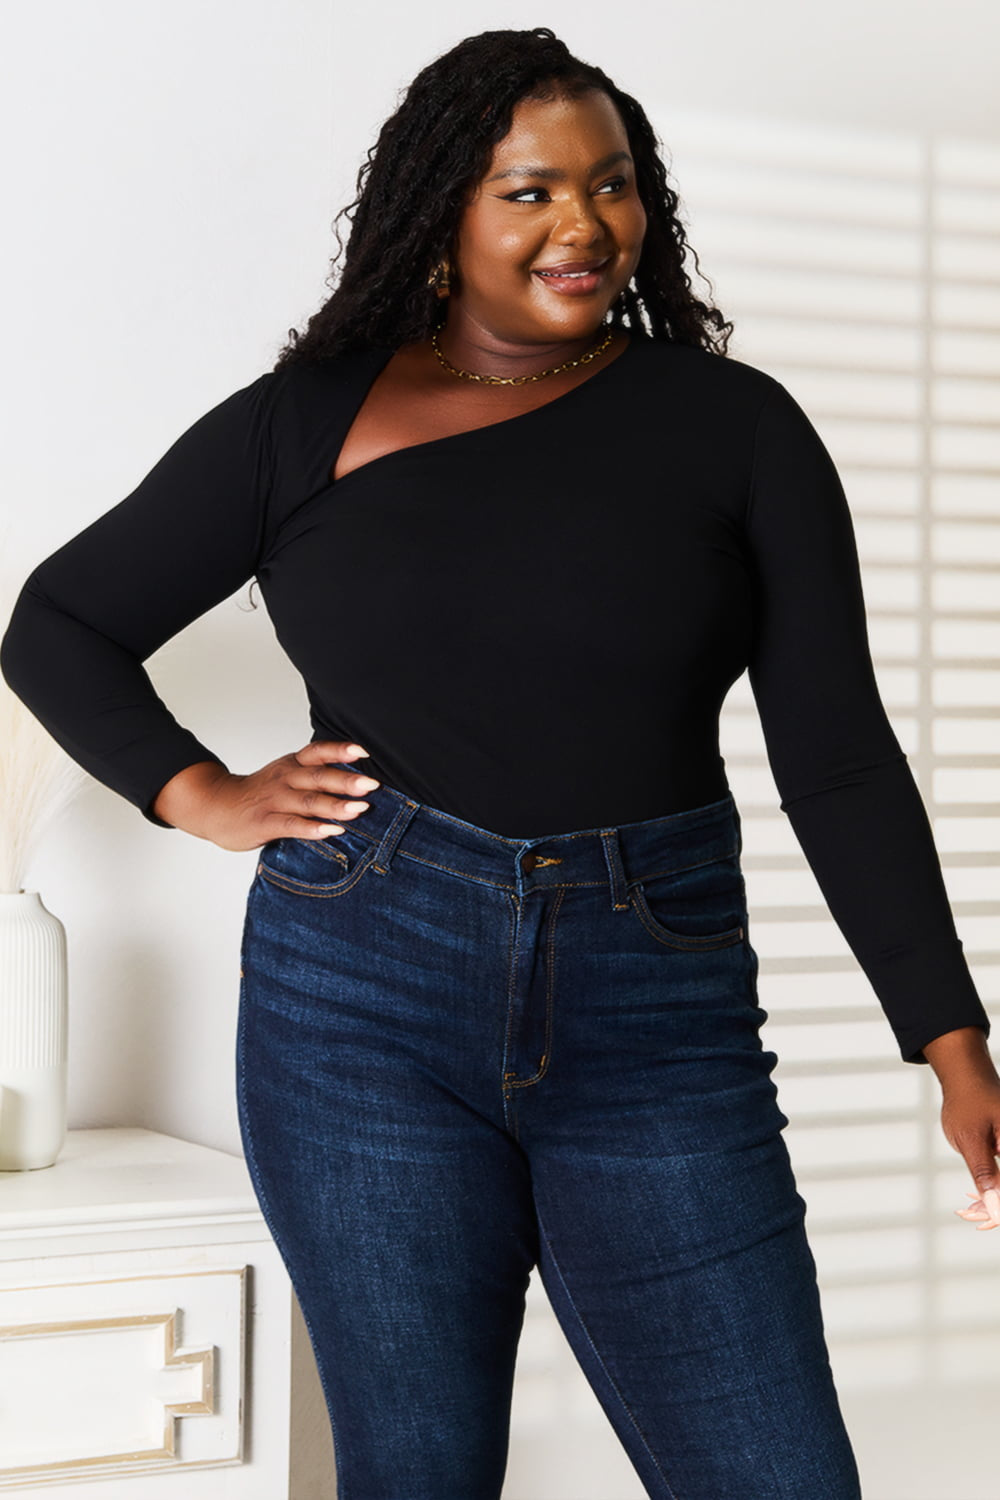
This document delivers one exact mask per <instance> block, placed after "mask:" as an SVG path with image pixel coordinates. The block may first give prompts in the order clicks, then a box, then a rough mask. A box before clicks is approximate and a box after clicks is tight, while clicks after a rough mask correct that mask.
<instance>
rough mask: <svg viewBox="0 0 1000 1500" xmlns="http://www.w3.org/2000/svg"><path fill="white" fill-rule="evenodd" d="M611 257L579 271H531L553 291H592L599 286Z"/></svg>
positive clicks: (578, 292)
mask: <svg viewBox="0 0 1000 1500" xmlns="http://www.w3.org/2000/svg"><path fill="white" fill-rule="evenodd" d="M610 260H611V257H610V256H608V257H606V259H604V260H602V261H601V262H600V263H599V264H598V265H596V266H593V265H592V266H591V267H589V268H588V269H585V270H580V271H570V270H552V271H533V272H532V275H533V276H537V277H538V279H539V280H540V281H544V282H545V285H546V286H547V287H548V288H549V289H550V290H551V291H553V292H569V293H570V294H573V293H576V294H578V295H579V294H581V293H587V292H594V291H596V290H597V288H598V287H599V286H600V284H601V281H602V279H603V274H604V271H605V270H606V268H607V266H608V265H609V264H610Z"/></svg>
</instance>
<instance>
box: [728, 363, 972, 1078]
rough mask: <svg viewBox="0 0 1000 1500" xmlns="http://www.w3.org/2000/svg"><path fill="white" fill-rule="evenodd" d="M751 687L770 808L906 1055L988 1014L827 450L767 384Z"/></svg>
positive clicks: (753, 510)
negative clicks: (876, 652)
mask: <svg viewBox="0 0 1000 1500" xmlns="http://www.w3.org/2000/svg"><path fill="white" fill-rule="evenodd" d="M746 525H747V536H748V544H749V548H750V555H751V567H752V571H753V575H754V616H755V625H754V638H753V644H752V652H751V662H750V668H749V678H750V684H751V687H752V690H753V693H754V698H755V700H756V703H757V707H758V710H759V713H760V719H761V725H762V728H763V732H764V738H765V743H766V746H767V752H768V759H769V762H770V765H771V770H772V773H773V775H774V779H775V783H776V785H777V787H778V791H779V793H780V796H781V807H782V810H783V811H784V812H785V813H786V815H787V816H788V819H789V821H790V822H791V825H792V828H793V830H794V832H795V835H796V837H797V839H798V841H799V844H800V845H801V847H802V850H803V852H804V854H805V856H806V858H807V860H808V862H809V865H810V867H811V869H812V871H813V873H814V874H815V876H816V879H817V882H818V884H819V886H820V889H821V890H822V892H823V895H824V897H825V899H826V902H827V904H828V906H829V909H830V912H831V915H832V916H833V918H834V920H835V921H836V923H837V925H838V926H839V928H840V930H841V932H842V933H843V935H844V937H845V939H846V940H847V943H848V945H849V947H850V948H851V950H852V952H853V953H854V955H855V957H856V958H857V960H858V963H859V964H860V966H861V968H862V969H863V971H864V972H865V974H866V976H867V977H868V979H869V981H870V982H871V985H872V987H873V989H874V991H875V993H876V995H877V997H878V999H879V1001H880V1003H881V1005H882V1007H883V1009H884V1011H885V1014H886V1017H887V1019H888V1021H889V1024H890V1025H891V1027H892V1029H893V1032H894V1034H895V1037H896V1041H897V1043H898V1045H899V1049H900V1053H901V1056H902V1058H903V1060H904V1061H906V1062H924V1063H926V1061H927V1059H926V1057H925V1056H924V1054H923V1052H922V1050H921V1049H922V1048H923V1046H924V1044H925V1043H926V1042H930V1041H932V1040H933V1039H934V1038H935V1037H937V1036H940V1035H942V1034H944V1033H945V1032H947V1031H952V1030H955V1029H956V1028H958V1027H962V1026H981V1027H983V1029H984V1031H985V1032H986V1034H987V1036H988V1035H989V1030H990V1022H989V1018H988V1016H987V1014H986V1011H985V1009H984V1007H983V1004H982V1001H981V999H980V997H979V995H978V993H977V991H976V988H975V985H974V982H973V979H972V976H971V974H970V971H969V968H968V964H967V961H966V958H965V955H964V952H963V948H962V943H961V941H960V939H959V937H958V935H957V932H956V929H955V923H954V919H953V914H952V912H951V908H950V905H949V902H948V897H947V893H946V889H945V885H944V879H943V876H942V872H941V864H940V859H939V857H938V853H937V849H936V847H935V844H934V838H933V833H932V829H931V825H930V820H929V818H928V816H927V811H926V808H925V806H924V803H923V800H922V798H921V796H920V792H919V789H918V787H917V785H916V782H915V780H914V778H913V774H912V771H911V769H910V766H909V763H908V761H907V759H906V756H905V754H904V752H903V750H902V749H901V748H900V745H899V741H898V740H897V738H896V735H895V733H894V732H893V729H892V727H891V725H890V723H889V720H888V717H887V715H886V712H885V708H884V706H883V704H882V701H881V698H880V695H879V691H878V688H877V685H876V680H875V673H874V668H873V665H872V660H871V654H870V647H869V641H868V632H867V622H866V616H865V605H864V599H863V594H862V582H861V574H860V567H859V561H858V555H857V549H856V543H855V536H854V528H853V524H852V519H851V515H850V511H849V508H848V503H847V499H846V496H845V494H844V490H843V486H842V484H841V482H840V479H839V476H838V474H837V471H836V469H835V467H834V464H833V460H832V458H831V457H830V454H829V453H828V451H827V449H826V448H825V447H824V445H823V443H822V440H821V439H820V437H819V434H818V433H817V432H816V430H815V428H814V427H813V426H812V424H811V422H810V421H809V419H808V418H807V416H806V414H805V413H804V411H803V410H802V408H801V407H800V406H799V405H798V403H797V402H796V401H795V400H794V398H793V397H792V396H791V395H790V394H789V392H788V391H787V390H786V389H785V387H784V386H783V385H781V384H779V383H778V382H777V381H775V382H774V384H773V386H772V388H771V390H770V392H769V394H768V396H767V398H766V399H765V402H764V404H763V407H762V408H761V411H760V415H759V420H758V426H757V433H756V445H755V453H754V467H753V478H752V483H751V487H750V496H749V500H748V510H747V518H746Z"/></svg>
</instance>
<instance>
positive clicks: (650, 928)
mask: <svg viewBox="0 0 1000 1500" xmlns="http://www.w3.org/2000/svg"><path fill="white" fill-rule="evenodd" d="M630 899H631V902H632V910H633V911H634V912H635V914H636V916H637V917H638V918H639V921H640V922H641V923H642V925H643V927H645V928H646V930H647V932H648V933H649V935H650V937H654V938H656V941H657V942H658V943H662V944H663V946H664V947H665V948H683V949H686V950H689V951H693V952H697V953H711V952H713V951H714V950H715V949H718V948H732V947H734V946H735V945H736V944H737V943H739V942H742V940H743V928H742V927H730V928H728V929H727V930H726V931H725V932H717V933H707V934H706V935H705V936H704V937H685V936H684V934H683V933H681V932H671V930H670V928H669V927H664V926H663V924H662V923H661V922H658V921H657V919H656V917H654V915H653V913H652V912H651V911H650V909H649V907H648V906H647V904H646V896H645V892H644V891H643V889H642V887H641V885H639V886H636V888H635V889H634V890H633V891H632V892H630Z"/></svg>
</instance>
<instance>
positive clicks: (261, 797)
mask: <svg viewBox="0 0 1000 1500" xmlns="http://www.w3.org/2000/svg"><path fill="white" fill-rule="evenodd" d="M367 754H368V752H367V751H366V750H363V749H362V747H361V746H360V745H355V744H354V743H353V742H352V741H350V740H313V741H312V742H311V743H310V744H308V745H304V746H303V747H302V749H301V750H295V751H293V752H292V753H291V754H289V755H281V756H279V757H278V759H277V760H272V761H270V762H269V763H268V764H267V765H266V766H262V767H261V769H260V770H259V771H252V772H250V773H249V774H247V775H238V774H235V773H234V772H232V771H227V770H226V768H225V767H224V766H221V765H219V763H218V762H217V761H199V762H198V763H197V764H196V765H193V766H187V767H185V769H184V770H183V771H179V772H178V773H177V775H176V776H174V777H172V778H171V779H170V781H168V782H167V784H166V786H164V787H163V788H162V789H161V790H160V792H159V794H158V796H157V798H156V801H155V803H154V804H153V812H154V813H155V814H156V816H157V817H158V818H162V819H163V820H164V822H166V823H171V824H173V826H174V827H175V828H182V829H183V830H184V831H185V833H192V834H194V835H195V837H197V838H202V839H208V840H209V841H210V842H211V843H213V844H218V846H219V848H220V849H231V850H234V851H240V850H244V849H259V848H260V847H261V846H262V845H263V844H266V843H268V842H269V841H270V840H271V839H280V838H290V837H294V838H300V839H310V838H315V839H321V838H326V837H327V835H328V834H331V833H343V831H344V828H343V824H344V822H345V820H350V819H352V818H356V817H359V816H360V815H361V814H362V813H363V812H364V811H365V809H366V808H367V807H368V803H367V802H361V801H358V800H356V799H357V798H358V797H359V795H363V794H364V793H365V792H369V791H374V789H375V788H376V787H377V786H378V785H379V783H378V782H377V781H375V780H374V779H373V778H372V777H370V776H359V775H358V774H357V773H356V772H354V771H345V770H343V769H341V768H340V767H338V766H334V765H330V764H329V762H330V761H353V760H357V759H359V758H360V757H363V756H366V755H367Z"/></svg>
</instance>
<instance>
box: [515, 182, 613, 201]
mask: <svg viewBox="0 0 1000 1500" xmlns="http://www.w3.org/2000/svg"><path fill="white" fill-rule="evenodd" d="M624 186H625V178H624V177H613V178H612V179H611V181H610V182H604V183H602V184H601V186H600V187H599V188H598V189H597V191H598V192H599V193H603V192H604V190H605V189H606V188H611V189H612V191H613V192H619V191H620V190H621V189H622V188H623V187H624ZM540 193H545V194H546V196H548V194H547V189H546V188H521V189H520V191H519V192H516V193H507V194H506V195H505V196H506V201H507V202H508V203H528V202H530V201H532V200H531V195H532V194H534V195H536V196H537V195H538V194H540Z"/></svg>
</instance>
